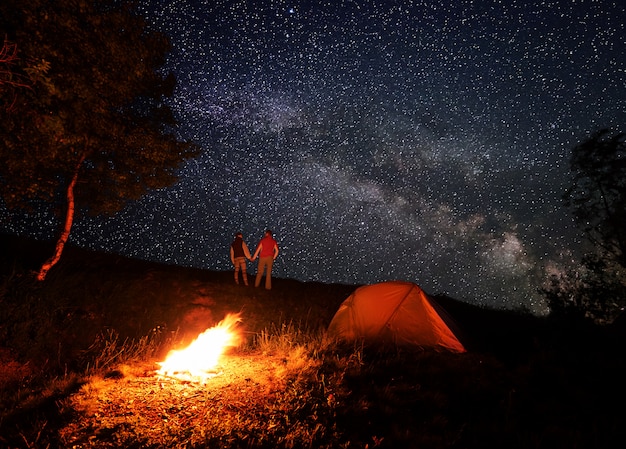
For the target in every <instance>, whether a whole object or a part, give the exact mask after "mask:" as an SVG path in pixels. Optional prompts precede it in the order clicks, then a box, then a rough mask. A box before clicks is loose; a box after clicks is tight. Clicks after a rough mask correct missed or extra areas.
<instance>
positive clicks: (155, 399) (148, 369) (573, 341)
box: [0, 236, 626, 449]
mask: <svg viewBox="0 0 626 449" xmlns="http://www.w3.org/2000/svg"><path fill="white" fill-rule="evenodd" d="M1 243H2V247H3V248H4V249H5V251H3V258H2V259H1V260H0V268H1V275H2V278H1V279H0V366H1V367H2V368H1V369H0V447H9V448H22V447H24V448H40V447H50V448H54V447H75V448H117V447H124V448H170V447H171V448H202V447H219V448H266V447H267V448H269V447H271V448H278V447H281V448H304V447H311V448H374V447H380V448H422V449H424V448H426V449H427V448H490V447H494V448H496V447H497V448H503V447H506V448H512V449H515V448H550V449H552V448H603V449H604V448H612V447H621V446H622V444H623V441H624V440H625V437H626V432H625V431H624V429H623V423H624V421H625V419H624V418H626V412H625V411H624V407H623V404H624V403H625V400H626V386H625V384H624V381H623V379H624V378H626V377H625V375H626V363H625V361H626V360H625V357H624V351H623V348H622V347H621V346H622V345H623V342H624V337H625V336H626V334H625V333H624V332H623V329H621V328H619V327H597V326H593V325H590V324H587V323H579V322H559V321H556V320H553V319H547V318H538V317H534V316H531V315H528V314H526V313H523V312H517V311H498V310H490V309H484V308H480V307H474V306H471V305H469V304H467V303H464V302H459V301H456V300H454V299H452V298H446V297H438V298H437V299H438V300H439V302H440V303H441V304H443V305H444V307H445V308H446V310H447V311H448V312H449V313H450V314H451V315H452V316H453V317H454V319H455V320H456V322H457V323H458V325H459V327H460V328H461V329H462V331H463V337H462V338H463V342H464V343H465V345H466V346H467V347H468V349H469V351H468V353H466V354H450V353H445V352H437V351H434V350H432V349H427V348H410V349H409V348H384V349H383V348H371V347H363V346H360V345H355V344H338V343H337V342H335V341H332V340H330V339H329V338H328V336H327V335H326V333H325V332H324V331H325V328H326V326H327V325H328V323H329V322H330V320H331V319H332V316H333V314H334V312H335V311H336V310H337V308H338V306H339V304H340V303H341V302H342V301H343V300H344V299H345V298H346V297H347V296H348V295H349V294H350V293H351V292H352V291H353V290H354V288H356V286H349V285H328V284H322V283H308V282H298V281H295V280H289V279H277V280H276V281H275V282H274V288H273V290H272V291H271V292H266V291H265V290H263V289H254V288H253V287H248V288H246V287H243V286H236V285H234V283H233V281H232V274H231V273H230V272H228V273H220V272H209V271H204V270H196V269H186V268H181V267H174V266H167V265H159V264H154V263H148V262H142V261H137V260H129V259H125V258H122V257H119V256H115V255H106V254H101V253H91V252H89V251H84V250H79V249H76V248H68V251H67V252H66V253H65V254H64V256H63V258H62V259H61V262H60V264H59V265H58V266H57V267H55V268H54V269H53V270H52V271H51V272H50V274H49V277H48V279H47V280H46V281H45V282H44V283H37V282H35V281H34V280H33V277H32V276H31V272H32V270H34V269H36V268H37V264H38V263H40V262H41V261H42V260H45V258H46V257H47V256H48V255H49V251H51V249H50V248H49V247H46V245H42V244H39V243H36V242H31V241H28V240H23V239H18V238H15V237H8V236H2V237H1ZM238 312H240V313H241V316H242V326H243V331H244V335H245V336H246V338H245V341H244V343H243V344H242V345H241V346H239V347H238V348H236V349H234V350H233V351H231V352H230V353H229V354H228V355H227V356H226V357H225V358H224V359H223V361H222V363H221V364H220V367H219V372H217V373H216V375H215V377H213V378H211V379H208V380H207V381H206V382H203V383H197V382H191V381H189V382H180V381H175V380H172V379H167V378H159V377H157V376H155V374H154V372H155V366H156V362H157V361H159V360H162V359H163V358H164V356H165V355H166V354H167V352H168V351H169V350H170V349H171V348H174V347H178V346H182V345H186V344H188V343H189V342H190V341H191V340H192V339H193V338H195V337H196V336H197V335H198V334H199V333H200V332H202V331H204V330H205V329H206V328H208V327H211V326H213V325H215V324H217V322H219V321H220V320H222V319H223V318H224V317H225V316H226V314H228V313H238Z"/></svg>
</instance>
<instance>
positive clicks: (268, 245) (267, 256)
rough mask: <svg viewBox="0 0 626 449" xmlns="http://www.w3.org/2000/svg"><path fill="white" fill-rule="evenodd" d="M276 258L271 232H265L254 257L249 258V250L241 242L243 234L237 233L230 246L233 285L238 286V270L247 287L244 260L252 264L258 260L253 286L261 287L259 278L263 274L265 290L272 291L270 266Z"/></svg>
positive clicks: (274, 243)
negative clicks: (233, 271)
mask: <svg viewBox="0 0 626 449" xmlns="http://www.w3.org/2000/svg"><path fill="white" fill-rule="evenodd" d="M277 256H278V243H276V240H274V237H273V236H272V231H270V230H269V229H268V230H266V231H265V235H264V236H263V238H262V239H261V241H260V242H259V244H258V245H257V247H256V251H255V252H254V256H250V250H249V249H248V245H246V242H244V240H243V234H242V233H241V232H238V233H237V234H235V240H233V242H232V243H231V244H230V260H231V262H232V263H233V265H234V266H235V283H236V284H239V270H241V276H242V277H243V283H244V284H245V285H246V286H247V285H248V274H247V268H246V259H248V260H250V261H252V262H254V260H256V258H257V257H258V258H259V265H258V268H257V273H256V279H255V281H254V286H255V287H258V286H259V285H261V278H262V277H263V273H264V272H266V273H265V289H266V290H271V289H272V266H273V265H274V260H275V259H276V257H277Z"/></svg>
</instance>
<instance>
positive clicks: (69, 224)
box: [37, 153, 86, 281]
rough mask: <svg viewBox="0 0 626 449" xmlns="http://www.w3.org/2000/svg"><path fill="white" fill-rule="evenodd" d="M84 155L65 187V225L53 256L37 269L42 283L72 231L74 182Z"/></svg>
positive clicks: (83, 156)
mask: <svg viewBox="0 0 626 449" xmlns="http://www.w3.org/2000/svg"><path fill="white" fill-rule="evenodd" d="M85 156H86V154H85V153H83V155H82V156H81V158H80V161H78V164H76V169H75V170H74V176H73V177H72V181H71V182H70V184H69V185H68V186H67V194H66V195H67V213H66V214H65V224H64V226H63V232H61V235H60V236H59V239H58V240H57V244H56V248H55V250H54V254H53V255H52V257H50V259H48V260H47V261H45V262H44V264H43V265H42V266H41V268H40V269H39V273H37V280H38V281H43V280H44V279H45V278H46V275H47V274H48V271H50V268H52V267H53V266H54V265H55V264H56V263H57V262H58V261H59V259H60V258H61V253H62V252H63V248H64V247H65V243H66V242H67V239H68V238H69V236H70V230H71V229H72V224H73V223H74V187H75V186H76V182H77V180H78V172H79V171H80V166H81V165H82V164H83V161H84V160H85Z"/></svg>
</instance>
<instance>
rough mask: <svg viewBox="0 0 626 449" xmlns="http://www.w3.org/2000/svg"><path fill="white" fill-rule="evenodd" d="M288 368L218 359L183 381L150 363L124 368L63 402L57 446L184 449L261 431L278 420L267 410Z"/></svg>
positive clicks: (239, 357) (267, 361)
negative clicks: (209, 369)
mask: <svg viewBox="0 0 626 449" xmlns="http://www.w3.org/2000/svg"><path fill="white" fill-rule="evenodd" d="M294 363H297V361H295V360H293V361H289V360H287V359H285V358H283V357H275V356H266V355H258V354H257V355H253V354H231V355H227V356H223V357H222V359H221V361H220V364H219V366H218V367H217V368H216V370H215V372H214V373H211V375H210V377H208V378H206V379H199V378H196V379H192V378H186V379H182V380H181V379H175V378H166V377H162V376H159V375H157V374H156V369H158V365H157V364H144V365H137V366H123V367H121V368H120V369H119V370H116V371H112V372H111V373H108V374H107V375H106V376H105V377H104V378H94V379H92V380H91V381H90V382H89V383H87V384H85V385H84V386H83V387H82V388H81V390H80V391H79V392H78V393H77V394H75V395H72V396H71V397H69V398H68V399H66V403H65V404H64V406H65V407H66V408H67V409H69V410H73V413H74V414H75V416H74V419H72V420H71V422H70V423H69V424H67V425H66V426H65V427H64V428H63V429H62V430H61V431H60V438H61V443H62V444H63V445H64V447H71V448H95V447H98V448H102V447H121V446H120V445H122V444H124V445H128V446H130V445H132V444H140V445H141V446H142V447H145V446H147V447H150V446H154V447H185V446H187V447H188V446H193V445H196V444H201V443H203V442H206V439H207V437H208V435H211V438H212V439H215V435H216V432H217V434H219V432H222V435H223V436H224V438H227V437H228V434H233V433H235V434H236V433H239V432H241V433H243V432H248V431H249V430H250V426H251V425H254V426H259V422H263V423H264V426H265V427H266V431H267V429H271V428H272V427H273V426H279V425H282V421H283V420H284V417H283V416H280V413H278V408H277V409H276V410H275V411H276V412H277V413H275V416H274V414H273V413H272V403H273V401H275V400H276V399H277V398H276V396H277V395H281V394H283V393H284V390H285V388H286V376H285V374H286V372H287V371H289V370H292V369H294V368H295V366H293V364H294ZM290 365H292V366H290ZM220 429H221V430H220ZM224 432H226V433H224ZM128 446H127V447H128Z"/></svg>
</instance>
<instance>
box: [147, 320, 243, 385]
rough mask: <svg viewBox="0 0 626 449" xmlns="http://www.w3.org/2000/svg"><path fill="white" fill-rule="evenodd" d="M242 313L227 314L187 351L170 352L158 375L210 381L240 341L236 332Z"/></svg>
mask: <svg viewBox="0 0 626 449" xmlns="http://www.w3.org/2000/svg"><path fill="white" fill-rule="evenodd" d="M240 321H241V318H240V314H239V313H237V314H228V315H226V318H224V319H223V320H222V321H220V322H219V323H218V324H217V325H216V326H214V327H212V328H210V329H207V330H205V331H204V332H202V333H201V334H200V335H198V337H196V339H195V340H194V341H192V342H191V344H189V346H187V347H186V348H184V349H180V350H176V349H174V350H171V351H170V352H169V353H168V355H167V357H166V358H165V360H164V361H163V362H158V363H157V364H158V365H159V366H160V367H161V368H160V369H159V370H158V371H157V374H159V375H161V376H167V377H177V378H187V377H189V376H191V377H193V378H207V377H211V376H213V375H215V374H216V372H215V369H216V367H217V366H218V363H219V360H220V357H221V356H222V355H223V354H224V353H225V352H226V350H228V349H229V348H231V347H235V346H238V345H239V344H240V342H241V333H240V332H238V330H237V329H235V327H236V325H237V323H239V322H240Z"/></svg>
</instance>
